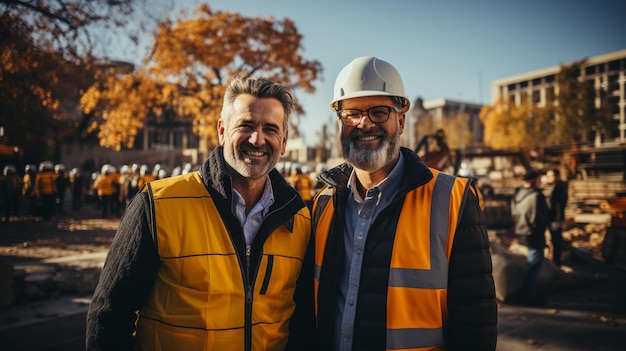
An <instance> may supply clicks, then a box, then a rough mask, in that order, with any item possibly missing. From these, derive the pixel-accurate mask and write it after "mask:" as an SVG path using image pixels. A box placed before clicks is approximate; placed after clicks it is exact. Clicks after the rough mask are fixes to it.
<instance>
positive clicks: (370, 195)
mask: <svg viewBox="0 0 626 351" xmlns="http://www.w3.org/2000/svg"><path fill="white" fill-rule="evenodd" d="M403 169H404V156H402V153H400V159H399V160H398V163H397V164H396V165H395V166H394V168H393V169H392V170H391V172H390V173H389V175H388V176H387V178H385V179H383V180H382V181H381V182H380V183H378V184H376V185H375V186H373V187H371V188H370V189H368V190H367V192H366V193H365V199H362V198H361V196H360V195H359V192H358V191H357V190H356V189H357V187H356V181H357V180H356V175H355V173H354V171H353V172H352V174H351V175H350V179H349V180H348V189H349V190H350V195H349V196H348V203H347V205H346V212H345V216H346V218H345V219H346V220H345V228H344V245H345V251H344V255H345V260H344V262H343V267H342V270H341V278H340V280H339V294H338V297H337V302H336V303H337V314H336V316H335V326H336V330H335V333H334V338H335V340H333V345H334V347H335V349H336V350H340V351H350V350H352V338H353V335H354V319H355V316H356V308H357V299H358V294H359V286H360V280H361V267H362V265H363V252H364V250H365V242H366V240H367V233H368V232H369V230H370V227H371V225H372V223H373V222H374V219H376V216H377V215H378V214H379V213H380V212H381V211H382V210H383V209H384V208H385V207H387V206H388V205H389V204H390V203H391V201H392V200H393V198H394V197H395V196H396V195H397V193H398V188H399V187H400V182H401V181H402V170H403Z"/></svg>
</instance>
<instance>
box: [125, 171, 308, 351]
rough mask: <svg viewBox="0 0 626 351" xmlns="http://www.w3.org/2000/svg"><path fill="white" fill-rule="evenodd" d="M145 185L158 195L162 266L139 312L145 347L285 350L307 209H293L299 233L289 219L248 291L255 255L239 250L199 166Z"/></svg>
mask: <svg viewBox="0 0 626 351" xmlns="http://www.w3.org/2000/svg"><path fill="white" fill-rule="evenodd" d="M144 191H149V192H151V196H152V199H153V200H152V203H153V206H154V219H153V223H154V225H155V228H154V234H155V235H156V244H157V247H158V252H159V256H160V257H161V265H160V267H159V270H158V272H157V278H156V282H155V284H154V288H153V290H152V293H151V296H150V297H149V299H148V302H147V303H146V304H145V306H144V307H143V308H142V309H141V311H140V314H139V319H138V323H137V334H136V337H137V339H138V345H139V348H140V349H141V350H226V351H228V350H237V351H241V350H250V349H251V350H268V351H271V350H276V351H278V350H283V349H284V348H285V345H286V344H287V338H288V327H289V319H290V318H291V316H292V314H293V311H294V309H295V303H294V301H293V294H294V291H295V286H296V283H295V282H296V280H297V278H298V276H299V274H300V270H301V267H302V262H303V260H304V255H305V252H306V247H307V245H308V241H309V238H310V228H311V222H310V214H309V211H308V209H307V208H306V207H304V208H302V209H301V210H300V212H298V214H296V215H294V217H293V230H292V231H290V230H289V229H288V228H287V226H284V225H283V226H279V227H277V228H275V229H274V230H273V232H272V233H271V234H270V235H269V237H268V238H267V240H266V241H265V243H264V245H263V254H262V257H261V262H260V264H259V265H258V267H259V268H258V271H257V272H250V273H249V274H250V279H251V282H249V284H250V285H251V287H252V290H251V291H248V289H247V288H246V286H245V285H246V283H245V282H244V278H243V277H244V275H245V274H247V273H245V271H246V269H247V268H246V260H248V261H249V260H250V256H247V257H239V256H238V255H237V252H236V250H235V247H234V245H233V243H232V241H231V238H230V235H229V233H228V230H227V229H226V227H225V225H224V223H223V222H222V219H221V217H220V213H219V212H218V209H217V207H216V205H215V203H214V202H213V199H212V197H211V195H210V194H209V192H208V191H207V189H206V188H205V186H204V184H203V182H202V179H201V178H200V175H199V173H198V172H192V173H188V174H185V175H182V176H178V177H172V178H165V179H162V180H157V181H154V182H151V183H150V184H149V185H148V186H147V187H144ZM249 254H250V250H249V247H248V248H247V255H249ZM248 264H249V263H248ZM246 333H249V334H248V335H249V336H250V337H251V342H250V344H248V345H245V342H244V340H245V339H246V337H245V336H246ZM250 347H251V348H250Z"/></svg>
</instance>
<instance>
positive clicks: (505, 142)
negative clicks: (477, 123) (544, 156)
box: [480, 98, 551, 149]
mask: <svg viewBox="0 0 626 351" xmlns="http://www.w3.org/2000/svg"><path fill="white" fill-rule="evenodd" d="M480 120H481V121H482V123H483V125H484V127H485V129H484V141H485V144H486V145H488V146H490V147H492V148H494V149H507V148H514V149H524V148H533V147H537V146H540V145H544V143H545V140H546V138H547V135H548V133H550V131H551V129H549V128H548V127H547V124H548V122H549V120H550V113H549V111H548V110H546V109H541V108H537V107H535V106H533V105H531V104H529V103H524V104H522V105H521V106H516V105H515V104H513V103H509V101H508V100H506V99H505V98H501V99H499V100H498V101H496V102H495V103H494V104H493V105H491V106H489V105H487V106H484V107H483V108H482V109H481V111H480Z"/></svg>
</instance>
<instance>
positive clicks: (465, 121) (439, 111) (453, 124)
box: [402, 98, 483, 150]
mask: <svg viewBox="0 0 626 351" xmlns="http://www.w3.org/2000/svg"><path fill="white" fill-rule="evenodd" d="M481 108H482V105H481V104H476V103H471V102H466V101H459V100H451V99H445V98H440V99H435V100H428V101H422V99H420V98H418V99H416V101H415V102H414V104H413V108H412V109H411V112H410V113H409V114H407V125H406V128H405V129H406V132H405V133H404V134H403V138H404V139H403V140H402V143H403V145H405V146H407V147H410V148H412V149H415V147H416V146H417V144H418V143H419V142H420V140H421V139H422V138H423V137H424V136H426V135H428V134H433V133H434V132H435V131H436V130H438V129H443V130H444V131H445V133H446V135H447V141H448V144H449V146H450V147H451V148H453V149H461V150H463V149H466V148H471V147H477V146H480V145H482V141H483V125H482V123H481V122H480V117H479V116H480V109H481Z"/></svg>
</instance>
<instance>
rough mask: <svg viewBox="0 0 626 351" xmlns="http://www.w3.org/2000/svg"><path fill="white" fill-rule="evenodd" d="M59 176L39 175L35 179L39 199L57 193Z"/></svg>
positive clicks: (47, 173) (50, 174)
mask: <svg viewBox="0 0 626 351" xmlns="http://www.w3.org/2000/svg"><path fill="white" fill-rule="evenodd" d="M56 180H57V174H56V173H54V172H41V173H37V176H36V177H35V194H36V196H37V197H40V196H41V195H52V194H56V193H57V186H56Z"/></svg>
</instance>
